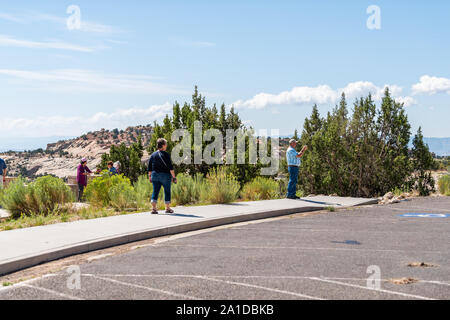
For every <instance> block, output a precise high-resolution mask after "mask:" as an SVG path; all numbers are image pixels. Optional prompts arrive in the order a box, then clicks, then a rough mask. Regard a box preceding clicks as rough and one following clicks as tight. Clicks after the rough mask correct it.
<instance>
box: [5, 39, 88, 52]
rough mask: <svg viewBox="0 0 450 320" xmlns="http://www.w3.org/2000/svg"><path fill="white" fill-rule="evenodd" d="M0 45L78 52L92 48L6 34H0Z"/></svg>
mask: <svg viewBox="0 0 450 320" xmlns="http://www.w3.org/2000/svg"><path fill="white" fill-rule="evenodd" d="M0 46H4V47H22V48H33V49H59V50H70V51H79V52H93V51H95V49H94V48H89V47H84V46H79V45H74V44H70V43H66V42H62V41H58V40H55V41H45V42H42V41H30V40H21V39H15V38H13V37H10V36H7V35H0Z"/></svg>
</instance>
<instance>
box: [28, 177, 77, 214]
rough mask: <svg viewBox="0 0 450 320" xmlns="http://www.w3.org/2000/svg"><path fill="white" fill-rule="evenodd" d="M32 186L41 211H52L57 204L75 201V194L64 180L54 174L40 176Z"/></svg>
mask: <svg viewBox="0 0 450 320" xmlns="http://www.w3.org/2000/svg"><path fill="white" fill-rule="evenodd" d="M30 187H32V188H33V190H34V195H35V197H36V199H37V200H38V202H39V206H40V212H50V211H53V210H54V209H55V205H59V204H65V203H69V202H73V200H74V195H73V193H72V191H71V190H70V188H69V187H68V186H67V185H66V184H65V183H64V181H63V180H61V179H59V178H55V177H52V176H46V177H40V178H37V179H36V181H35V182H33V183H32V184H31V185H30Z"/></svg>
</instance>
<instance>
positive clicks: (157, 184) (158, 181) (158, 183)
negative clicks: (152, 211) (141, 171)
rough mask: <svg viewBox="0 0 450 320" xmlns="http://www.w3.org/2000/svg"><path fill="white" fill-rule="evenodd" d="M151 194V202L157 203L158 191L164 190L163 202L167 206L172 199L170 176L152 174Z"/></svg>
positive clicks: (159, 173) (162, 173)
mask: <svg viewBox="0 0 450 320" xmlns="http://www.w3.org/2000/svg"><path fill="white" fill-rule="evenodd" d="M152 183H153V194H152V202H154V203H155V202H158V196H159V191H161V187H163V188H164V201H165V202H166V204H169V203H170V202H171V199H172V194H171V188H172V175H171V174H170V173H165V172H154V171H153V172H152Z"/></svg>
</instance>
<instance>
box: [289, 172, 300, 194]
mask: <svg viewBox="0 0 450 320" xmlns="http://www.w3.org/2000/svg"><path fill="white" fill-rule="evenodd" d="M298 170H299V169H298V167H295V166H294V167H289V168H288V171H289V184H288V188H287V191H288V192H287V197H288V198H294V197H295V196H296V195H297V181H298Z"/></svg>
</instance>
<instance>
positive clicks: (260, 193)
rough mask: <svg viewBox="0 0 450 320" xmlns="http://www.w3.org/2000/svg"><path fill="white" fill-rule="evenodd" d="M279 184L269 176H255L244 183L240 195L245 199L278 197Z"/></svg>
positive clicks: (255, 199) (254, 199)
mask: <svg viewBox="0 0 450 320" xmlns="http://www.w3.org/2000/svg"><path fill="white" fill-rule="evenodd" d="M279 190H280V186H279V184H278V183H277V182H276V181H275V180H273V179H270V178H265V177H257V178H255V179H253V180H252V181H251V182H249V183H247V184H245V185H244V188H242V191H241V197H242V199H243V200H246V201H257V200H270V199H278V198H280V191H279Z"/></svg>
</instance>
